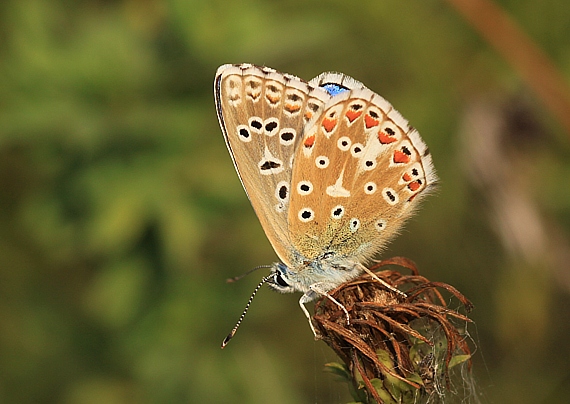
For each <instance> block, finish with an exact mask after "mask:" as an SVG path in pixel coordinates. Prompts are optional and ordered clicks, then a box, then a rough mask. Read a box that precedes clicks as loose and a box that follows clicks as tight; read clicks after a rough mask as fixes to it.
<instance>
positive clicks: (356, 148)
mask: <svg viewBox="0 0 570 404" xmlns="http://www.w3.org/2000/svg"><path fill="white" fill-rule="evenodd" d="M362 150H364V146H363V145H361V144H360V143H355V144H353V145H352V148H351V149H350V153H351V154H352V156H353V157H358V156H360V155H361V154H362Z"/></svg>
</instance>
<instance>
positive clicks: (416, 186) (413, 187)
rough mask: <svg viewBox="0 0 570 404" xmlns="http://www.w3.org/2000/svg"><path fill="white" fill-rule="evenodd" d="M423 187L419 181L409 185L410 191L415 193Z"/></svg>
mask: <svg viewBox="0 0 570 404" xmlns="http://www.w3.org/2000/svg"><path fill="white" fill-rule="evenodd" d="M421 185H422V184H421V183H420V182H419V181H414V182H410V183H409V184H408V188H409V189H410V191H412V192H415V191H417V190H418V189H420V186H421Z"/></svg>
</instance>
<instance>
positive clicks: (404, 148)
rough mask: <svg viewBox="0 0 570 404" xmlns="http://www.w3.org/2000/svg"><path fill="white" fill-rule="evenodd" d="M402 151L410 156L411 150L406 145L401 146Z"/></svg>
mask: <svg viewBox="0 0 570 404" xmlns="http://www.w3.org/2000/svg"><path fill="white" fill-rule="evenodd" d="M402 153H404V154H405V155H407V156H411V155H412V152H411V151H410V149H408V148H407V147H406V146H402Z"/></svg>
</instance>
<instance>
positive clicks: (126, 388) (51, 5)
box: [0, 0, 570, 404]
mask: <svg viewBox="0 0 570 404" xmlns="http://www.w3.org/2000/svg"><path fill="white" fill-rule="evenodd" d="M474 2H475V3H486V2H481V1H479V0H478V1H474ZM461 3H465V2H462V1H459V0H453V1H451V0H450V1H443V0H386V1H361V2H350V1H335V0H327V1H307V0H293V1H288V2H283V1H263V0H244V1H239V2H238V1H222V0H218V1H197V0H98V1H96V0H76V1H70V0H3V1H2V2H0V402H2V403H79V404H83V403H85V404H88V403H89V404H90V403H198V402H204V403H267V402H271V403H279V404H280V403H344V402H347V401H350V398H349V396H348V394H347V392H346V386H345V385H343V384H338V383H337V382H336V381H335V380H334V378H332V377H331V376H330V375H328V374H324V373H323V371H322V368H323V365H324V364H325V363H326V362H329V361H331V360H334V355H333V354H332V353H331V352H330V351H329V349H328V347H327V346H326V345H325V344H324V343H322V342H320V341H319V342H315V341H313V337H312V335H311V332H310V330H309V327H308V325H307V323H306V320H305V318H304V316H303V314H302V312H301V311H300V310H299V308H298V305H297V299H298V297H299V296H298V295H278V294H274V293H272V292H270V291H268V290H267V289H266V288H264V289H262V290H261V291H260V293H259V294H258V296H257V298H256V300H255V301H254V303H253V306H252V308H251V310H250V312H249V315H248V317H246V319H245V321H244V323H243V326H242V328H241V329H240V331H239V332H238V334H237V335H236V337H235V338H234V340H232V342H231V344H230V345H229V346H228V347H227V348H226V349H225V350H223V351H222V350H220V343H221V341H222V339H223V337H224V336H225V335H226V334H227V333H228V332H229V330H230V329H231V328H232V327H233V325H234V322H235V320H237V318H238V316H239V314H240V313H241V310H242V308H243V306H244V305H245V303H246V300H247V298H248V297H249V294H250V292H251V291H252V289H253V287H254V286H255V285H256V284H257V282H258V280H259V279H260V277H261V274H260V273H256V274H254V275H250V276H249V277H247V278H245V279H244V280H242V281H240V282H238V283H237V284H226V283H225V279H226V278H227V277H231V276H235V275H238V274H241V273H243V272H245V271H246V270H248V269H250V268H252V267H254V266H256V265H260V264H269V263H271V262H273V261H274V260H275V259H276V258H275V255H274V253H273V252H272V249H271V246H270V245H269V243H268V242H267V240H266V239H265V236H264V234H263V231H262V229H261V227H260V225H259V223H258V220H257V218H256V217H255V215H254V213H253V210H252V209H251V207H250V205H249V202H248V200H247V198H246V196H245V193H244V192H243V190H242V189H241V185H240V183H239V181H238V178H237V176H236V174H235V172H234V168H233V166H232V163H231V160H230V157H229V155H228V152H227V150H226V147H225V145H224V141H223V138H222V135H221V132H220V129H219V127H218V123H217V120H216V114H215V109H214V103H213V95H212V85H213V78H214V74H215V71H216V68H217V67H218V66H219V65H221V64H224V63H242V62H250V63H255V64H260V65H267V66H270V67H273V68H276V69H278V70H280V71H284V72H288V73H291V74H294V75H297V76H299V77H302V78H305V79H307V80H308V79H310V78H312V77H314V76H316V75H317V74H319V73H321V72H323V71H328V70H336V71H341V72H344V73H346V74H349V75H351V76H353V77H355V78H356V79H358V80H360V81H362V82H363V83H365V84H366V85H367V86H368V87H370V88H371V89H373V90H375V91H376V92H378V93H380V94H381V95H383V96H384V97H385V98H387V99H388V100H390V102H391V103H392V104H393V105H394V106H395V107H396V108H397V109H399V110H400V112H402V114H403V115H404V116H405V117H406V118H407V119H409V120H410V122H411V123H412V124H413V125H414V126H415V127H416V128H418V130H419V131H420V133H422V136H423V138H424V139H425V141H426V142H427V143H428V144H429V147H430V149H431V152H432V155H433V159H434V162H435V165H436V168H437V170H438V173H439V176H440V177H441V185H440V188H439V191H438V192H437V193H436V194H435V195H432V196H431V197H430V198H429V199H428V200H427V202H426V203H425V204H424V206H423V208H422V209H421V211H420V213H419V214H418V215H417V216H416V217H415V218H414V219H413V220H412V221H410V223H409V224H408V225H407V227H406V229H405V230H404V231H403V232H402V234H401V236H400V237H399V238H398V239H397V240H396V241H395V242H393V243H392V244H391V246H390V248H389V249H388V250H387V251H386V252H385V253H384V257H388V256H392V255H403V256H406V257H409V258H411V259H413V260H414V261H415V262H416V263H417V265H418V267H419V268H420V271H421V272H422V274H423V275H425V276H427V277H429V278H430V279H431V280H434V281H442V282H447V283H450V284H452V285H454V286H455V287H457V288H458V289H459V290H461V291H462V292H463V293H464V294H465V295H466V296H467V297H468V298H470V299H471V300H472V301H473V303H474V305H475V310H474V311H473V312H472V314H471V317H472V318H473V319H474V320H475V322H476V324H475V325H474V326H473V327H472V328H471V329H470V332H471V335H472V337H473V340H474V342H475V344H476V345H477V351H476V353H475V357H474V367H473V372H474V375H475V380H476V383H477V386H478V391H479V394H480V398H481V400H482V402H494V403H567V402H569V401H570V365H569V363H570V343H569V341H570V317H569V313H570V247H569V246H570V180H569V177H570V143H569V136H570V131H569V129H570V127H569V126H568V125H567V123H564V116H566V117H568V116H570V109H565V108H566V107H567V105H568V104H565V100H568V92H567V86H568V83H570V6H569V5H568V2H567V1H566V0H542V1H536V0H500V1H499V0H497V1H496V2H495V4H497V5H499V6H500V7H501V9H502V10H503V12H504V14H503V17H507V18H508V21H511V23H513V24H514V25H512V26H511V25H509V27H511V28H512V27H514V28H516V29H518V30H520V31H519V32H524V33H525V34H524V35H522V36H516V35H513V34H512V32H511V31H509V30H506V31H505V30H502V28H501V27H502V25H501V24H499V23H497V22H496V21H495V20H493V19H492V18H487V19H484V21H487V22H488V25H487V26H486V27H485V26H484V25H483V26H481V25H479V26H477V24H475V25H473V24H472V23H473V20H472V19H470V18H469V17H467V15H468V14H466V10H465V9H463V10H462V9H461V7H460V6H459V5H460V4H461ZM477 15H479V16H481V15H484V12H483V11H482V10H479V11H477V12H475V13H472V14H471V18H476V17H477ZM473 16H475V17H473ZM495 40H499V41H500V40H506V42H505V43H506V44H507V45H505V47H501V46H497V44H496V43H494V42H493V41H495ZM525 41H526V42H525ZM509 49H510V51H513V52H514V53H513V55H515V56H514V57H513V56H512V55H511V56H509ZM536 51H538V53H533V52H536ZM537 55H538V56H537ZM541 58H545V59H541ZM546 59H547V60H549V61H550V62H548V63H543V62H544V60H546ZM535 62H536V63H537V66H535V68H534V70H533V69H530V70H529V69H527V67H528V66H529V64H530V65H533V64H534V63H535ZM525 66H526V67H525ZM525 69H526V70H525ZM525 72H526V73H525ZM553 74H554V76H556V75H559V76H558V80H559V81H558V85H556V86H554V88H553V87H552V86H551V87H550V89H547V90H546V91H545V92H544V93H541V88H542V89H544V86H546V87H548V85H549V84H548V83H552V82H553V81H550V82H548V83H546V84H544V83H543V82H542V79H548V77H552V75H553ZM547 81H548V80H547ZM554 82H556V79H555V80H554ZM541 86H542V87H541ZM549 91H550V94H552V93H553V92H554V93H557V92H558V93H557V94H558V96H557V95H556V94H554V96H553V97H552V98H551V99H550V101H548V94H549ZM557 97H558V98H557ZM565 97H566V98H565ZM557 108H558V109H557Z"/></svg>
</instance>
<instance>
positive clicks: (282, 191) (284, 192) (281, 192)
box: [279, 185, 287, 199]
mask: <svg viewBox="0 0 570 404" xmlns="http://www.w3.org/2000/svg"><path fill="white" fill-rule="evenodd" d="M279 198H281V199H285V198H287V187H286V186H285V185H283V186H282V187H281V188H279Z"/></svg>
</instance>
